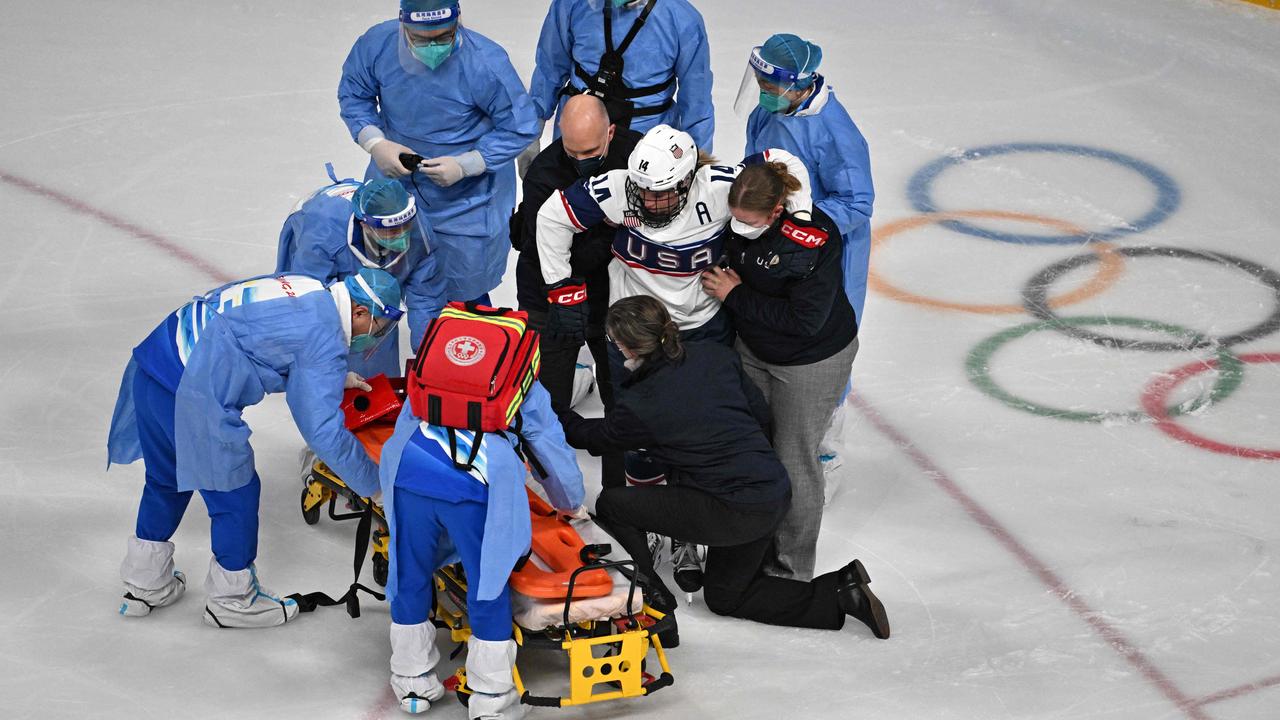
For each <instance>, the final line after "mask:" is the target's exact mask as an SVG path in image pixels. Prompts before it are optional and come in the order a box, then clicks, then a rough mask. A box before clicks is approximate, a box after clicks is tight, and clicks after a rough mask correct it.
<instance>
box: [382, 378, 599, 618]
mask: <svg viewBox="0 0 1280 720" xmlns="http://www.w3.org/2000/svg"><path fill="white" fill-rule="evenodd" d="M520 416H521V418H522V421H521V423H522V429H521V432H522V434H523V435H524V438H525V440H526V442H528V444H529V446H530V447H531V448H532V449H533V452H534V454H535V455H536V456H537V458H538V460H539V461H541V463H542V465H543V467H544V468H545V469H546V471H547V477H546V478H537V479H538V480H539V481H540V483H541V484H542V486H543V488H544V489H545V490H546V491H547V498H548V499H549V500H550V501H551V504H552V505H554V506H555V507H557V508H560V509H562V510H572V509H575V508H577V507H578V506H579V505H581V504H582V499H583V495H584V490H583V487H582V471H581V470H580V469H579V468H578V462H577V457H576V456H575V455H574V451H573V450H572V449H570V448H569V446H568V445H567V444H566V443H565V440H564V431H563V430H562V429H561V428H560V422H559V420H557V419H556V415H555V413H554V412H552V410H551V398H550V396H549V395H548V394H547V391H546V389H545V388H543V387H542V385H541V383H536V382H535V383H534V384H533V385H532V387H531V388H530V390H529V393H528V395H527V396H526V397H525V400H524V404H523V405H521V406H520ZM440 431H441V428H438V427H435V426H432V425H428V424H426V423H424V422H422V421H421V420H419V419H418V418H417V417H415V416H414V415H413V413H412V408H411V407H410V405H409V404H408V403H406V404H405V406H404V411H403V412H402V413H401V414H400V417H399V418H398V420H397V421H396V429H395V433H394V434H393V435H392V436H391V439H390V440H388V441H387V443H386V444H385V445H384V446H383V448H382V462H381V468H380V473H381V480H382V498H383V502H384V509H385V510H386V513H387V523H388V525H389V526H390V527H391V528H393V534H394V529H395V528H397V527H400V525H401V524H403V523H412V522H413V518H407V517H406V518H401V517H397V515H396V509H395V503H394V498H395V497H396V493H397V492H398V491H399V492H405V491H407V492H410V493H413V494H415V495H420V496H424V497H429V498H435V499H438V500H442V501H445V502H455V503H459V504H461V503H467V502H483V503H485V510H484V517H485V522H484V532H483V541H482V546H481V550H480V553H479V555H480V576H479V577H478V578H477V577H472V576H468V577H469V580H470V583H472V584H473V586H472V589H473V590H474V592H475V593H476V594H477V596H478V598H479V599H480V600H492V599H494V598H496V597H498V596H499V595H500V594H501V593H502V592H503V591H504V589H505V588H506V584H507V578H508V576H510V574H511V569H512V568H513V567H514V566H515V564H516V561H517V560H518V559H519V558H520V556H521V555H523V554H524V553H525V552H526V551H528V549H529V542H530V536H531V532H532V530H531V524H530V521H529V502H528V499H527V497H526V495H525V490H524V480H525V466H524V462H523V461H522V460H521V459H520V458H519V456H518V455H516V452H515V449H514V447H513V445H512V441H513V439H514V438H513V436H510V435H506V436H504V435H503V434H499V433H485V434H484V438H483V440H482V447H483V449H484V457H483V460H480V459H478V460H477V468H478V469H479V470H478V472H479V473H481V474H482V475H483V477H484V481H483V482H482V481H481V480H479V479H477V476H476V475H475V474H468V473H466V472H464V471H461V470H458V469H456V468H454V467H453V465H452V463H451V462H449V461H448V459H447V456H444V455H442V454H440V453H439V452H437V450H438V443H437V442H436V439H437V438H438V437H439V435H440ZM458 434H459V436H460V438H461V439H462V440H463V441H465V442H469V439H468V438H470V433H466V432H464V431H460V432H459V433H458ZM535 477H536V475H535ZM454 540H455V542H458V541H459V539H458V538H454ZM459 549H460V550H461V549H462V548H459ZM390 560H391V563H390V572H389V577H390V579H389V580H388V582H387V599H388V600H390V601H392V602H393V603H394V602H395V598H396V595H397V592H398V583H397V580H396V577H397V572H398V570H399V567H398V561H397V553H396V551H395V548H394V543H393V548H392V553H391V558H390ZM432 569H434V568H432ZM393 619H394V618H393ZM510 620H511V618H510V616H508V617H507V618H506V620H505V622H506V623H508V624H509V623H510ZM396 622H403V621H402V620H396Z"/></svg>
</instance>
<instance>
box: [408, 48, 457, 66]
mask: <svg viewBox="0 0 1280 720" xmlns="http://www.w3.org/2000/svg"><path fill="white" fill-rule="evenodd" d="M453 45H454V43H449V44H447V45H437V44H435V43H428V44H426V45H413V44H410V45H409V49H410V50H411V51H413V56H414V57H416V58H418V60H419V61H421V62H422V64H423V65H426V66H427V67H428V68H430V69H432V70H435V69H436V68H438V67H440V64H441V63H443V62H444V61H445V60H447V59H448V58H449V56H450V55H452V54H453Z"/></svg>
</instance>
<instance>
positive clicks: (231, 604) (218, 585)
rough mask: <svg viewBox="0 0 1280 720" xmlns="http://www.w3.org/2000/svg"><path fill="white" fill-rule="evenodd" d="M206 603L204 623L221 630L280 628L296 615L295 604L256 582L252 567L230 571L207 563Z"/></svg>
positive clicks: (213, 562) (256, 576)
mask: <svg viewBox="0 0 1280 720" xmlns="http://www.w3.org/2000/svg"><path fill="white" fill-rule="evenodd" d="M205 588H206V589H207V590H208V591H209V600H208V602H206V603H205V606H204V623H205V625H212V626H213V627H220V628H265V627H275V626H276V625H283V624H285V623H286V622H288V621H290V620H292V619H293V618H294V617H296V616H297V614H298V603H296V602H294V601H293V600H290V599H288V598H281V597H279V596H277V595H276V594H275V593H273V592H271V591H270V590H268V589H266V588H264V587H262V585H260V584H259V583H258V574H257V571H256V570H255V569H254V567H253V566H252V565H250V566H249V567H247V568H245V569H244V570H237V571H235V572H232V571H230V570H225V569H223V567H222V566H221V565H219V564H218V560H217V559H216V558H211V559H210V560H209V575H208V576H207V577H206V578H205Z"/></svg>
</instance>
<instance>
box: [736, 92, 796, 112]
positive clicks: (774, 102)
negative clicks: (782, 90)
mask: <svg viewBox="0 0 1280 720" xmlns="http://www.w3.org/2000/svg"><path fill="white" fill-rule="evenodd" d="M747 97H751V96H750V95H748V96H747ZM760 107H762V108H764V109H765V110H768V111H769V112H771V113H776V112H785V111H786V110H787V109H788V108H790V107H791V101H790V100H788V99H787V98H786V96H784V95H774V94H773V93H769V92H765V91H764V90H761V91H760Z"/></svg>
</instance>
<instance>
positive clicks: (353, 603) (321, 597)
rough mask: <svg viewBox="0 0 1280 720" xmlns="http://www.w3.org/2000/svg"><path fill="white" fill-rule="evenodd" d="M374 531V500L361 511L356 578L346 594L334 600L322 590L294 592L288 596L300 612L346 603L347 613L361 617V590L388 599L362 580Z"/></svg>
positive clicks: (357, 529) (354, 562) (355, 565)
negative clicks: (365, 558)
mask: <svg viewBox="0 0 1280 720" xmlns="http://www.w3.org/2000/svg"><path fill="white" fill-rule="evenodd" d="M372 532H373V502H372V501H369V504H368V505H367V506H365V509H364V512H362V513H360V524H359V525H357V526H356V556H355V560H354V561H353V562H352V565H353V567H354V569H355V578H354V579H353V580H352V582H351V587H349V588H347V592H346V594H344V595H343V596H342V597H340V598H338V599H337V600H334V599H333V598H331V597H329V596H328V595H326V594H324V593H322V592H311V593H305V594H304V593H294V594H293V595H289V596H288V598H289V599H290V600H293V601H294V602H296V603H298V611H299V612H304V613H307V612H312V611H314V610H315V609H316V608H318V607H333V606H334V605H346V606H347V614H348V615H350V616H351V617H353V618H358V617H360V592H366V593H369V594H370V595H372V596H373V597H375V598H377V599H378V600H386V599H387V596H386V595H384V594H383V593H380V592H378V591H376V590H373V589H370V588H368V587H365V586H364V585H363V584H362V583H361V582H360V571H361V570H363V569H364V557H365V555H368V554H369V536H370V534H371V533H372Z"/></svg>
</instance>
